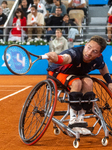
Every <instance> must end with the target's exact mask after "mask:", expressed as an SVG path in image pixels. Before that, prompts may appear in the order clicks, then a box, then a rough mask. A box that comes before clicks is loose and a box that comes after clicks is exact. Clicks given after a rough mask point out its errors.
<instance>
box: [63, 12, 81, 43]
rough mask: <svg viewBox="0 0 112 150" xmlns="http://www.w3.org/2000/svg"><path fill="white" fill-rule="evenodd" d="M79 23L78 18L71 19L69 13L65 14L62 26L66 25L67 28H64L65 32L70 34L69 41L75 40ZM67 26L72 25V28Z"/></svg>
mask: <svg viewBox="0 0 112 150" xmlns="http://www.w3.org/2000/svg"><path fill="white" fill-rule="evenodd" d="M74 22H75V23H74ZM77 24H78V20H76V19H75V20H74V19H70V18H69V15H67V14H66V15H64V17H63V23H62V26H65V28H63V29H64V32H65V34H68V41H69V42H73V40H75V35H76V34H78V33H79V31H78V27H77ZM66 26H70V28H69V29H68V27H66ZM71 26H75V27H71Z"/></svg>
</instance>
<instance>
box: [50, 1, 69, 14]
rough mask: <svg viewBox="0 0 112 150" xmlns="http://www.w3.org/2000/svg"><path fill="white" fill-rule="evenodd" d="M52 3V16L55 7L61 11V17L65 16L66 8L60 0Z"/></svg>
mask: <svg viewBox="0 0 112 150" xmlns="http://www.w3.org/2000/svg"><path fill="white" fill-rule="evenodd" d="M53 2H54V6H53V7H52V9H51V14H52V15H54V14H55V10H56V7H61V10H62V13H61V16H64V15H65V14H67V11H66V7H65V5H64V4H62V3H61V0H53Z"/></svg>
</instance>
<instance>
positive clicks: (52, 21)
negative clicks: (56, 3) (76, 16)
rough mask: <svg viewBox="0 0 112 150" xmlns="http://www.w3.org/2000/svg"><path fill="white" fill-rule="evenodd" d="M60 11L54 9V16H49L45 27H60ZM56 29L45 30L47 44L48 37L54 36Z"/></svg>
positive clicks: (58, 8) (59, 9)
mask: <svg viewBox="0 0 112 150" xmlns="http://www.w3.org/2000/svg"><path fill="white" fill-rule="evenodd" d="M61 13H62V10H61V8H60V7H57V8H56V11H55V15H53V16H51V17H50V18H49V20H48V22H47V24H46V26H61V25H62V19H63V17H62V16H61ZM56 29H57V28H51V27H49V28H47V41H48V42H49V40H50V37H51V35H52V34H55V31H56Z"/></svg>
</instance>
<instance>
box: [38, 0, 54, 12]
mask: <svg viewBox="0 0 112 150" xmlns="http://www.w3.org/2000/svg"><path fill="white" fill-rule="evenodd" d="M40 1H41V3H42V4H44V6H45V8H46V10H48V12H49V13H51V9H52V7H53V6H54V3H53V2H52V0H51V1H49V0H40Z"/></svg>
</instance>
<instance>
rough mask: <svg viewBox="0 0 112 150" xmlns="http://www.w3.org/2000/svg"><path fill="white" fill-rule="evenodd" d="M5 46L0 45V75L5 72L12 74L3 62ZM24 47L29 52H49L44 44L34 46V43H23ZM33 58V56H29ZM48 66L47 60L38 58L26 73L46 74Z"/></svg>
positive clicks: (39, 53) (40, 53)
mask: <svg viewBox="0 0 112 150" xmlns="http://www.w3.org/2000/svg"><path fill="white" fill-rule="evenodd" d="M6 47H7V46H0V74H1V75H5V74H8V75H10V74H12V73H11V72H10V71H9V70H8V69H7V67H6V65H5V63H4V58H3V55H4V50H5V48H6ZM23 47H24V48H25V49H27V50H28V51H30V52H31V53H34V54H37V55H43V54H45V53H48V52H49V46H48V45H45V46H34V45H24V46H23ZM31 58H32V59H33V60H34V58H33V57H31ZM47 68H48V61H47V60H39V61H37V62H36V63H34V65H33V66H32V68H31V69H30V71H29V72H28V73H27V74H30V75H33V74H34V75H37V74H39V75H44V74H47V71H46V69H47Z"/></svg>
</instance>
